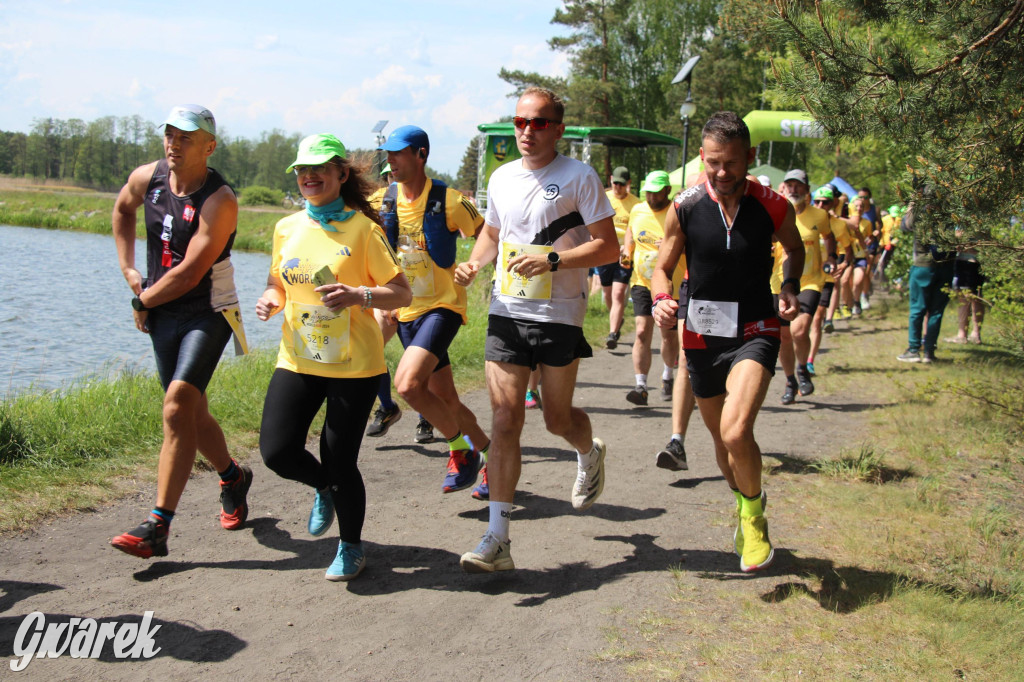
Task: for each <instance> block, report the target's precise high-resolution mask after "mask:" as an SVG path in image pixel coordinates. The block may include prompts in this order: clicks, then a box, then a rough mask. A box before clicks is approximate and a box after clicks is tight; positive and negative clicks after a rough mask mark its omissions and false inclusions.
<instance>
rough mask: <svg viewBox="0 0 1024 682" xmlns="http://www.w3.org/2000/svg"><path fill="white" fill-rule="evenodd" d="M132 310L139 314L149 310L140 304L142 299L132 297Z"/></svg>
mask: <svg viewBox="0 0 1024 682" xmlns="http://www.w3.org/2000/svg"><path fill="white" fill-rule="evenodd" d="M132 308H133V309H135V310H137V311H139V312H140V313H144V312H146V311H147V310H149V308H147V307H146V306H144V305H143V304H142V299H141V298H139V297H138V296H133V297H132Z"/></svg>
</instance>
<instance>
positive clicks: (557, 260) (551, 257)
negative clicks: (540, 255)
mask: <svg viewBox="0 0 1024 682" xmlns="http://www.w3.org/2000/svg"><path fill="white" fill-rule="evenodd" d="M561 264H562V257H561V256H559V255H558V253H557V252H555V251H549V252H548V265H550V266H551V272H554V271H555V270H557V269H558V266H559V265H561Z"/></svg>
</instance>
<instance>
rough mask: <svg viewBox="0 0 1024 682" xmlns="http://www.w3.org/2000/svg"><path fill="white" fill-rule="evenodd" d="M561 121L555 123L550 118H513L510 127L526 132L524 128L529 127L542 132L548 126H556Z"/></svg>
mask: <svg viewBox="0 0 1024 682" xmlns="http://www.w3.org/2000/svg"><path fill="white" fill-rule="evenodd" d="M559 123H561V121H555V120H552V119H550V118H541V117H540V116H538V117H537V118H526V117H525V116H514V117H513V118H512V125H514V126H515V127H516V128H519V129H520V130H526V126H530V127H531V128H533V129H534V130H544V129H546V128H547V127H548V126H549V125H552V124H554V125H558V124H559Z"/></svg>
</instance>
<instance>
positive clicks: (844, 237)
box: [820, 215, 851, 284]
mask: <svg viewBox="0 0 1024 682" xmlns="http://www.w3.org/2000/svg"><path fill="white" fill-rule="evenodd" d="M828 221H829V226H830V227H831V228H832V236H833V237H835V238H836V251H846V247H847V246H851V239H850V233H849V231H848V230H847V228H846V221H845V220H841V219H839V218H836V217H834V216H831V215H830V216H829V217H828ZM820 243H821V260H822V261H823V262H824V261H825V260H826V259H827V258H828V253H827V252H826V248H827V247H826V246H825V240H824V239H822V240H821V242H820ZM835 281H836V278H835V277H833V276H832V275H831V274H825V283H826V284H827V283H829V282H832V283H835Z"/></svg>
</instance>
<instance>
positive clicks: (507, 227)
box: [455, 88, 619, 573]
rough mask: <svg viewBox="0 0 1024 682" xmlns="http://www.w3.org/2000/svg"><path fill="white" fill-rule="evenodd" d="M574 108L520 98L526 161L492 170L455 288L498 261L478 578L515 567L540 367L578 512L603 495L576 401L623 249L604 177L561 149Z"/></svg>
mask: <svg viewBox="0 0 1024 682" xmlns="http://www.w3.org/2000/svg"><path fill="white" fill-rule="evenodd" d="M564 111H565V106H564V104H563V103H562V100H561V98H559V97H558V95H556V94H555V93H554V92H552V91H550V90H547V89H546V88H528V89H527V90H526V91H525V92H524V93H523V95H522V97H520V98H519V102H518V103H517V104H516V115H515V117H514V118H513V123H514V124H515V134H516V145H517V146H518V148H519V152H520V154H522V159H520V160H516V161H512V162H510V163H507V164H505V165H504V166H502V167H500V168H498V169H497V170H496V171H494V173H493V175H492V176H491V181H490V185H489V187H488V198H487V215H486V216H485V224H484V228H483V230H481V232H480V236H479V237H478V239H477V243H476V246H475V247H474V248H473V253H472V254H471V255H470V258H469V260H468V261H467V262H465V263H460V264H459V265H458V267H456V269H455V281H456V283H457V284H461V285H462V286H468V285H469V284H470V283H471V282H472V281H473V279H474V278H475V277H476V275H477V273H479V271H480V266H481V264H482V263H489V262H491V261H493V260H494V259H495V257H497V258H498V261H497V263H498V264H497V268H498V276H497V278H496V281H495V284H494V287H495V288H494V295H493V296H492V297H491V308H490V317H489V320H488V327H487V346H486V352H485V360H486V362H487V387H488V389H489V391H490V394H491V405H492V407H493V410H494V419H493V433H492V434H491V449H490V458H489V459H488V463H487V471H488V479H489V483H490V523H489V524H488V528H487V533H486V534H485V535H484V537H483V540H481V542H480V544H479V546H477V548H476V550H475V551H472V552H467V553H466V554H463V555H462V559H461V561H460V563H461V565H462V568H463V570H465V571H466V572H468V573H489V572H491V571H506V570H511V569H513V568H515V563H514V562H513V561H512V555H511V553H510V551H509V539H508V537H509V519H510V517H511V514H512V498H513V495H514V494H515V489H516V483H518V481H519V474H520V470H521V468H522V450H521V449H520V444H519V438H520V435H521V434H522V431H523V422H524V421H525V417H526V411H525V407H524V405H523V394H524V393H525V392H526V386H527V381H528V380H529V377H530V371H531V370H532V369H533V368H535V367H537V366H538V365H539V366H540V371H541V381H542V383H543V384H544V402H543V407H542V409H543V411H544V423H545V425H546V426H547V429H548V431H550V432H551V433H553V434H555V435H557V436H562V437H563V438H565V440H566V441H568V442H569V444H570V445H572V446H573V447H574V448H576V452H577V458H578V471H577V478H576V483H575V485H574V486H573V490H572V505H573V507H574V508H576V509H580V510H583V509H587V508H589V507H590V506H591V505H592V504H593V503H594V501H595V500H596V499H597V498H598V496H599V495H600V494H601V491H602V490H603V488H604V459H605V453H606V448H605V445H604V443H603V442H602V441H601V440H600V439H597V438H594V437H593V431H592V430H591V425H590V419H589V417H587V414H586V413H585V412H584V411H583V410H581V409H580V408H578V407H573V406H572V397H573V392H574V390H575V388H576V372H577V370H578V368H579V360H580V358H583V357H591V355H592V351H591V349H590V345H589V344H588V343H587V340H586V338H584V336H583V317H584V315H585V314H586V310H587V269H588V268H590V267H592V266H596V265H600V264H601V263H610V262H612V261H613V260H615V258H616V257H617V255H618V252H619V242H618V239H617V238H616V236H615V227H614V224H613V222H612V216H614V215H615V211H614V210H613V209H612V207H611V204H610V203H609V202H608V197H606V196H605V193H604V188H603V187H602V185H601V180H600V178H599V177H598V175H597V173H596V172H595V171H594V169H592V168H591V167H590V166H587V165H585V164H583V163H580V162H579V161H575V160H574V159H570V158H568V157H565V156H562V155H560V154H558V152H556V151H555V144H556V143H557V142H558V140H559V139H560V138H561V137H562V133H563V132H564V131H565V126H564V125H563V124H562V118H563V115H564Z"/></svg>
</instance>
